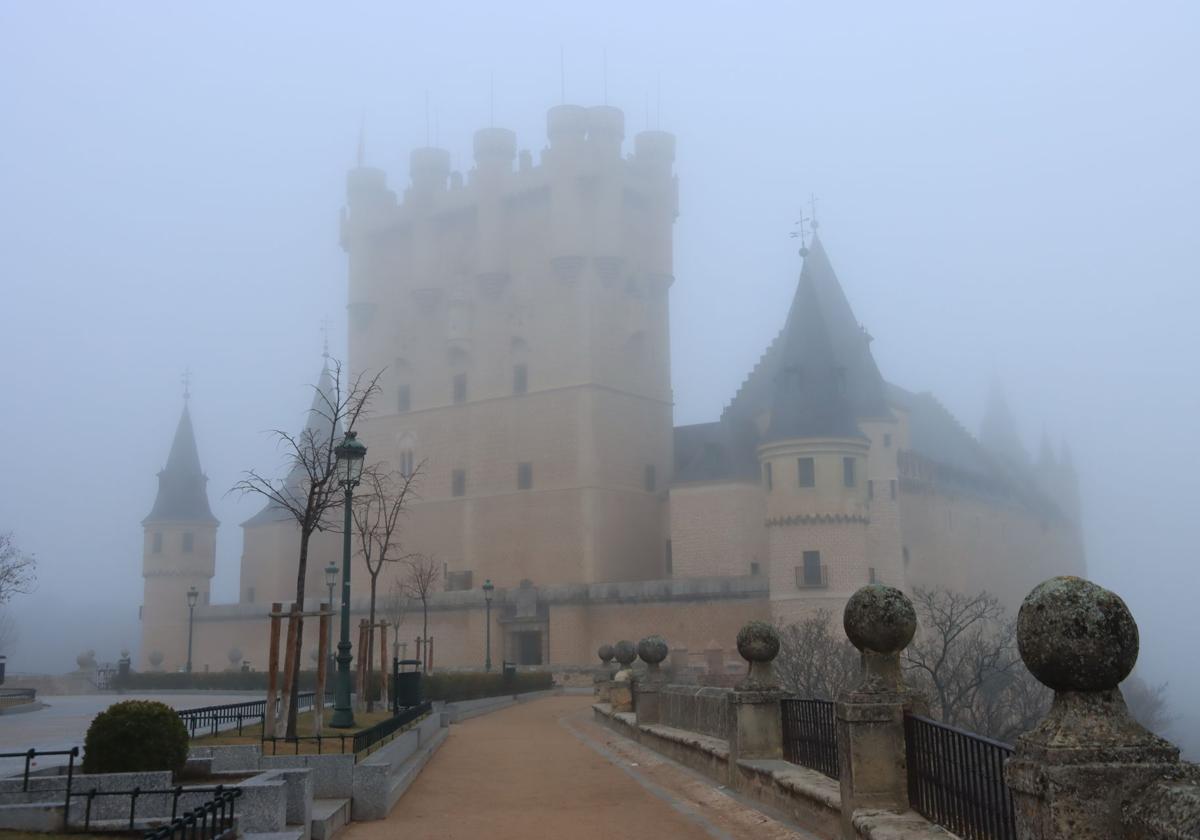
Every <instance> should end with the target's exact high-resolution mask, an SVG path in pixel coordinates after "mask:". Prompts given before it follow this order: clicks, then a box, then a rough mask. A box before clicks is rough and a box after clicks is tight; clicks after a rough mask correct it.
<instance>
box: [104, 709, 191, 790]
mask: <svg viewBox="0 0 1200 840" xmlns="http://www.w3.org/2000/svg"><path fill="white" fill-rule="evenodd" d="M187 756H188V734H187V729H186V728H185V727H184V725H183V721H182V720H180V718H179V714H178V713H177V712H176V711H175V710H174V709H172V708H171V707H170V706H168V705H166V704H165V703H156V702H154V701H152V700H125V701H122V702H120V703H114V704H112V705H111V706H109V707H108V708H107V709H105V710H104V711H103V712H101V713H100V714H98V715H96V718H95V719H94V720H93V721H92V725H91V726H89V727H88V731H87V737H86V738H85V739H84V742H83V772H85V773H132V772H138V771H143V770H170V771H171V772H172V773H178V772H179V771H180V770H182V769H183V765H184V763H185V762H186V761H187Z"/></svg>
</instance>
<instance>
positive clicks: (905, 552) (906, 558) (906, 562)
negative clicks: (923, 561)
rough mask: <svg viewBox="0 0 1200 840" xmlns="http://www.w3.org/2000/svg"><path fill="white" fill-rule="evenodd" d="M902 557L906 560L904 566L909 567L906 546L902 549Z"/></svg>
mask: <svg viewBox="0 0 1200 840" xmlns="http://www.w3.org/2000/svg"><path fill="white" fill-rule="evenodd" d="M900 556H901V557H903V558H904V565H905V566H907V565H908V546H904V547H903V548H901V549H900Z"/></svg>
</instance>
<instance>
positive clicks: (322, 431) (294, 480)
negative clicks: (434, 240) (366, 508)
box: [233, 359, 381, 738]
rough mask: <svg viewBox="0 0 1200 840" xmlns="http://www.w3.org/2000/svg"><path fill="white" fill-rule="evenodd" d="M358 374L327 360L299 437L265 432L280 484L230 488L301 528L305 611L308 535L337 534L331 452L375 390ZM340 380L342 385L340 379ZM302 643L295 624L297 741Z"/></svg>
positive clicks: (292, 711) (291, 726) (291, 713)
mask: <svg viewBox="0 0 1200 840" xmlns="http://www.w3.org/2000/svg"><path fill="white" fill-rule="evenodd" d="M380 376H381V374H375V375H374V376H373V377H370V378H368V376H367V375H366V374H365V373H363V374H358V375H357V376H355V377H353V378H352V379H351V378H350V377H349V376H348V375H346V374H345V372H344V371H343V369H342V364H341V362H339V361H337V360H336V359H333V360H330V361H329V363H328V364H327V365H326V367H325V369H324V370H322V371H321V380H320V381H319V382H318V383H317V384H316V385H314V386H313V391H314V397H313V404H312V408H311V409H309V416H308V422H307V423H305V426H304V430H303V431H301V432H300V434H298V435H294V434H291V433H289V432H286V431H283V430H282V429H273V430H271V432H270V434H271V435H272V436H273V437H274V438H275V439H276V441H277V443H278V444H279V446H280V447H281V448H282V449H283V450H284V452H285V453H286V458H287V463H288V465H289V467H290V469H289V471H288V476H287V478H286V479H284V480H283V481H276V480H275V479H272V478H268V477H266V476H263V475H262V474H260V473H258V472H257V471H255V470H247V471H246V472H245V474H244V476H243V478H242V480H241V481H239V482H238V483H237V484H235V485H234V486H233V489H234V490H237V491H239V492H241V493H243V494H245V493H256V494H258V495H260V496H263V497H264V498H266V499H267V501H268V502H269V504H270V505H272V506H273V507H274V508H276V509H277V510H279V511H280V512H281V513H282V514H284V515H285V516H288V517H290V518H292V519H293V520H295V522H296V526H297V527H298V528H299V529H300V555H299V559H298V563H297V568H296V604H297V608H298V609H303V608H304V584H305V579H306V577H307V575H308V544H309V540H310V538H311V537H312V535H313V533H314V532H316V531H324V530H326V529H333V530H336V529H337V528H338V523H337V522H335V521H334V518H333V517H331V516H330V514H331V513H332V512H333V511H335V510H338V509H340V508H341V507H342V504H343V498H342V494H341V493H340V492H339V490H340V489H341V488H340V486H339V483H338V475H337V455H336V452H335V450H336V448H337V446H338V444H339V443H340V442H341V435H342V433H343V431H344V432H345V433H347V434H348V433H350V432H353V431H354V430H355V428H354V427H355V426H356V425H357V423H358V421H359V419H360V418H361V417H362V414H363V412H364V411H366V409H367V406H368V405H369V403H370V401H371V398H372V397H373V396H374V395H375V394H376V392H377V391H378V390H379V377H380ZM343 379H345V380H346V381H343ZM303 644H304V623H303V621H298V622H297V624H296V636H295V641H294V642H293V651H294V655H293V656H292V675H291V686H292V690H291V695H290V696H289V697H288V715H287V731H286V737H288V738H295V737H296V722H297V717H298V715H297V708H296V707H297V701H298V698H299V693H300V665H301V662H302V659H303V657H302V656H301V655H300V653H301V651H302V650H303Z"/></svg>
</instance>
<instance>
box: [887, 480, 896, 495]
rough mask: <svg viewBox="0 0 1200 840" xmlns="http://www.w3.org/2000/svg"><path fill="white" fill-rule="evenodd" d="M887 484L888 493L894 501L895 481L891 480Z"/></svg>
mask: <svg viewBox="0 0 1200 840" xmlns="http://www.w3.org/2000/svg"><path fill="white" fill-rule="evenodd" d="M888 484H889V485H890V488H891V489H890V492H891V494H892V498H893V499H894V498H896V479H894V478H893V479H892V480H891V481H889V482H888Z"/></svg>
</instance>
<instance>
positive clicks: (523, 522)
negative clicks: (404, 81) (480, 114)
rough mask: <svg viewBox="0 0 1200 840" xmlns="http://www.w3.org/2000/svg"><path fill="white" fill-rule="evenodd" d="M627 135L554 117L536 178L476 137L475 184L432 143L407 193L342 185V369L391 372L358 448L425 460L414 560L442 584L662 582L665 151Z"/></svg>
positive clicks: (608, 112) (483, 136)
mask: <svg viewBox="0 0 1200 840" xmlns="http://www.w3.org/2000/svg"><path fill="white" fill-rule="evenodd" d="M624 130H625V127H624V116H623V114H622V113H621V111H619V110H617V109H616V108H611V107H607V106H598V107H592V108H584V107H579V106H575V105H559V106H556V107H554V108H551V109H550V111H549V113H548V114H547V134H548V140H549V144H548V146H547V147H546V148H545V149H544V150H543V151H542V154H541V157H540V161H539V162H538V163H537V164H536V165H535V163H534V159H533V156H532V155H531V154H530V153H529V152H527V151H518V148H517V140H516V136H515V135H514V134H513V132H511V131H508V130H506V129H503V128H486V129H481V130H480V131H478V132H476V134H475V138H474V168H473V169H472V170H471V171H470V172H469V173H468V174H467V176H466V178H465V179H464V178H463V177H462V176H461V175H460V174H459V173H457V172H453V173H452V172H451V171H450V156H449V153H448V152H446V151H445V150H443V149H436V148H420V149H416V150H414V151H413V152H412V154H411V157H410V184H409V186H408V187H407V189H405V190H404V191H403V194H402V195H401V196H399V197H397V196H396V195H395V194H394V193H393V192H391V191H389V189H388V187H387V182H386V178H385V175H384V173H383V172H382V171H380V170H378V169H374V168H371V167H367V166H365V165H363V162H362V160H361V158H360V160H359V165H358V166H356V167H355V168H354V169H352V170H351V171H350V173H349V175H348V179H347V205H346V209H345V212H344V215H343V220H342V244H343V247H344V248H345V250H346V252H347V254H348V258H349V296H348V313H349V360H350V369H351V371H353V372H357V371H371V372H375V371H378V370H384V371H385V373H384V378H383V396H382V397H381V398H380V399H379V400H377V402H376V404H375V406H374V409H373V413H372V416H371V418H370V419H368V420H367V421H366V422H365V423H364V424H363V426H362V432H361V436H362V438H363V439H364V442H365V443H366V444H367V446H368V447H369V455H368V459H369V460H372V461H374V460H376V459H383V460H385V461H387V462H388V463H389V464H391V465H392V466H393V467H398V468H401V469H412V468H414V466H415V465H423V472H424V475H423V477H422V479H421V481H420V487H419V493H420V496H421V501H419V502H418V503H416V504H414V506H413V509H412V514H413V515H412V516H411V517H410V519H409V525H408V528H409V530H408V535H407V540H406V547H409V548H411V549H412V550H416V551H421V552H425V553H432V554H435V555H436V556H437V557H438V558H439V559H440V560H442V561H443V562H444V563H445V564H446V572H447V578H448V584H449V585H450V587H451V588H470V587H472V586H477V585H478V584H479V583H481V582H482V581H483V580H484V579H485V578H490V579H491V580H493V581H494V582H495V584H496V585H497V586H500V587H515V586H517V585H518V584H519V583H520V582H521V581H522V580H530V581H532V582H533V583H534V584H535V585H539V586H540V585H542V584H547V583H567V582H592V581H621V580H639V579H654V578H661V577H663V576H664V570H665V566H666V561H665V558H666V538H667V533H666V531H667V524H666V523H667V501H666V491H667V486H668V483H669V481H670V477H671V471H672V395H671V387H670V366H669V361H670V360H669V349H668V301H667V295H668V289H669V288H670V286H671V283H672V281H673V266H672V227H673V222H674V219H675V215H676V182H675V177H674V175H673V172H672V164H673V160H674V142H675V141H674V138H673V136H672V135H670V134H666V133H664V132H658V131H647V132H642V133H640V134H638V135H637V136H636V138H635V139H634V148H633V153H632V154H631V155H628V156H622V142H623V140H624Z"/></svg>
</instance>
